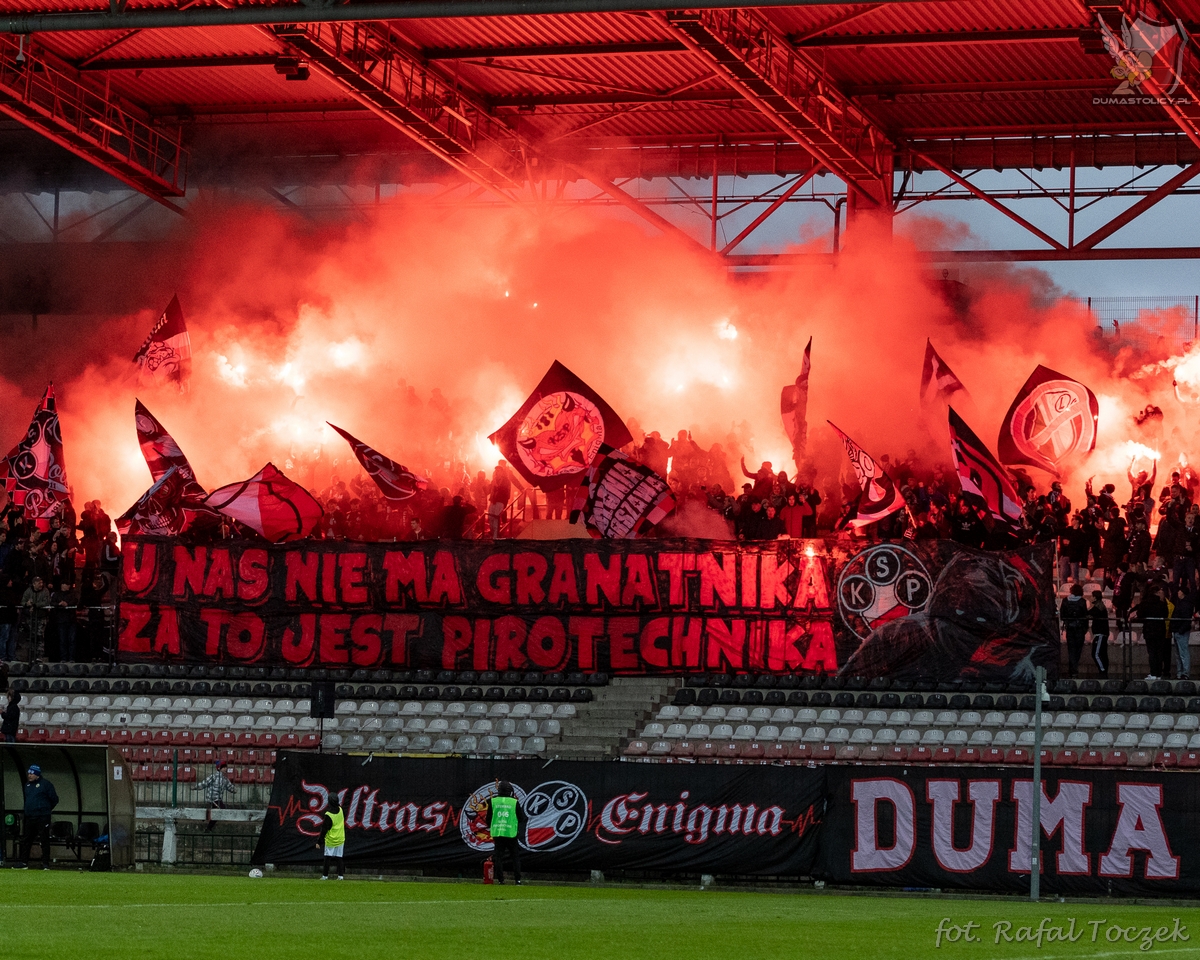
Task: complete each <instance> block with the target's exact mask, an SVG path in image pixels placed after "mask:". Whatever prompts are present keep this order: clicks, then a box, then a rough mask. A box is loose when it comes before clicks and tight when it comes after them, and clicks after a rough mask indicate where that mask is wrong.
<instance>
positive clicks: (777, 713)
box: [771, 707, 796, 726]
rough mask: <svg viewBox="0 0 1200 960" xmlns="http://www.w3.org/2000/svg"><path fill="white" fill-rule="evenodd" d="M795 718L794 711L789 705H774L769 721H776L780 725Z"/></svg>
mask: <svg viewBox="0 0 1200 960" xmlns="http://www.w3.org/2000/svg"><path fill="white" fill-rule="evenodd" d="M795 719H796V711H795V710H793V709H792V708H791V707H776V708H775V710H774V711H773V712H772V713H771V722H772V723H778V724H779V725H780V726H783V725H784V724H788V723H791V722H792V721H793V720H795Z"/></svg>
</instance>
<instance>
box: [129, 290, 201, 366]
mask: <svg viewBox="0 0 1200 960" xmlns="http://www.w3.org/2000/svg"><path fill="white" fill-rule="evenodd" d="M133 362H134V363H136V364H137V365H138V379H139V381H141V382H142V383H147V384H161V383H177V384H179V389H180V390H185V389H187V385H188V379H189V377H190V376H191V370H192V338H191V336H190V335H189V334H188V329H187V324H186V323H185V322H184V319H183V308H182V307H180V306H179V297H178V295H176V296H174V297H172V298H171V302H170V303H169V304H167V309H166V310H164V311H163V315H162V316H161V317H159V318H158V322H157V323H156V324H154V326H153V327H152V328H151V329H150V333H149V335H148V336H147V337H146V339H145V340H143V341H142V345H141V346H140V347H139V348H138V352H137V353H135V354H134V355H133Z"/></svg>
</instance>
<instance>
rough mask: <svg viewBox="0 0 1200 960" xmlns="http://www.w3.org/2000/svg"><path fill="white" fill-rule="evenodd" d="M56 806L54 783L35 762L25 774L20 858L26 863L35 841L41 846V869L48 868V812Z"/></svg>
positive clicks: (56, 793)
mask: <svg viewBox="0 0 1200 960" xmlns="http://www.w3.org/2000/svg"><path fill="white" fill-rule="evenodd" d="M57 806H58V792H57V791H56V790H55V789H54V784H52V783H51V782H50V781H49V780H47V779H46V778H45V777H43V776H42V768H41V767H39V766H38V765H37V764H36V763H35V764H33V765H32V766H30V768H29V770H28V771H27V772H26V774H25V835H24V836H23V837H22V838H21V860H22V861H24V862H26V863H28V861H29V852H30V850H31V849H32V848H33V845H34V844H35V843H36V844H38V845H39V846H40V847H41V848H42V869H43V870H49V869H50V814H52V813H53V812H54V808H55V807H57Z"/></svg>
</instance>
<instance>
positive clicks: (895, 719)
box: [887, 710, 912, 727]
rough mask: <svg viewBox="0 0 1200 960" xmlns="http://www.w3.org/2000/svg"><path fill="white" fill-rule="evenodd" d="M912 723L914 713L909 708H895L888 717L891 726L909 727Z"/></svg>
mask: <svg viewBox="0 0 1200 960" xmlns="http://www.w3.org/2000/svg"><path fill="white" fill-rule="evenodd" d="M910 723H912V714H911V713H909V712H908V711H907V710H893V711H892V712H891V713H890V714H889V715H888V718H887V724H888V726H889V727H907V726H908V725H909V724H910Z"/></svg>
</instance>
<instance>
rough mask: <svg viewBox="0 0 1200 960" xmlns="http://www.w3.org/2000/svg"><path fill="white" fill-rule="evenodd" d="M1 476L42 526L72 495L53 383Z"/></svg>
mask: <svg viewBox="0 0 1200 960" xmlns="http://www.w3.org/2000/svg"><path fill="white" fill-rule="evenodd" d="M0 476H3V478H4V489H5V490H6V491H7V492H8V495H9V497H10V498H11V499H12V501H13V502H14V503H16V504H17V505H18V506H21V507H24V508H25V516H26V517H28V518H29V519H30V520H36V521H37V525H38V528H39V529H41V530H48V529H50V517H51V516H53V514H54V511H55V510H56V509H57V507H58V504H59V503H60V502H62V501H63V500H66V499H67V498H68V496H69V494H68V492H67V467H66V464H65V463H64V462H63V442H62V431H61V429H60V427H59V423H58V411H57V409H56V408H55V405H54V384H50V385H49V386H47V387H46V392H45V393H44V394H43V395H42V401H41V403H39V404H38V405H37V409H36V410H34V412H33V419H32V420H31V421H30V422H29V429H28V430H27V431H26V432H25V437H24V439H22V440H21V442H20V443H18V444H17V445H16V446H15V447H13V448H12V450H11V451H9V454H8V456H7V457H5V458H4V461H3V464H2V465H0Z"/></svg>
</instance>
